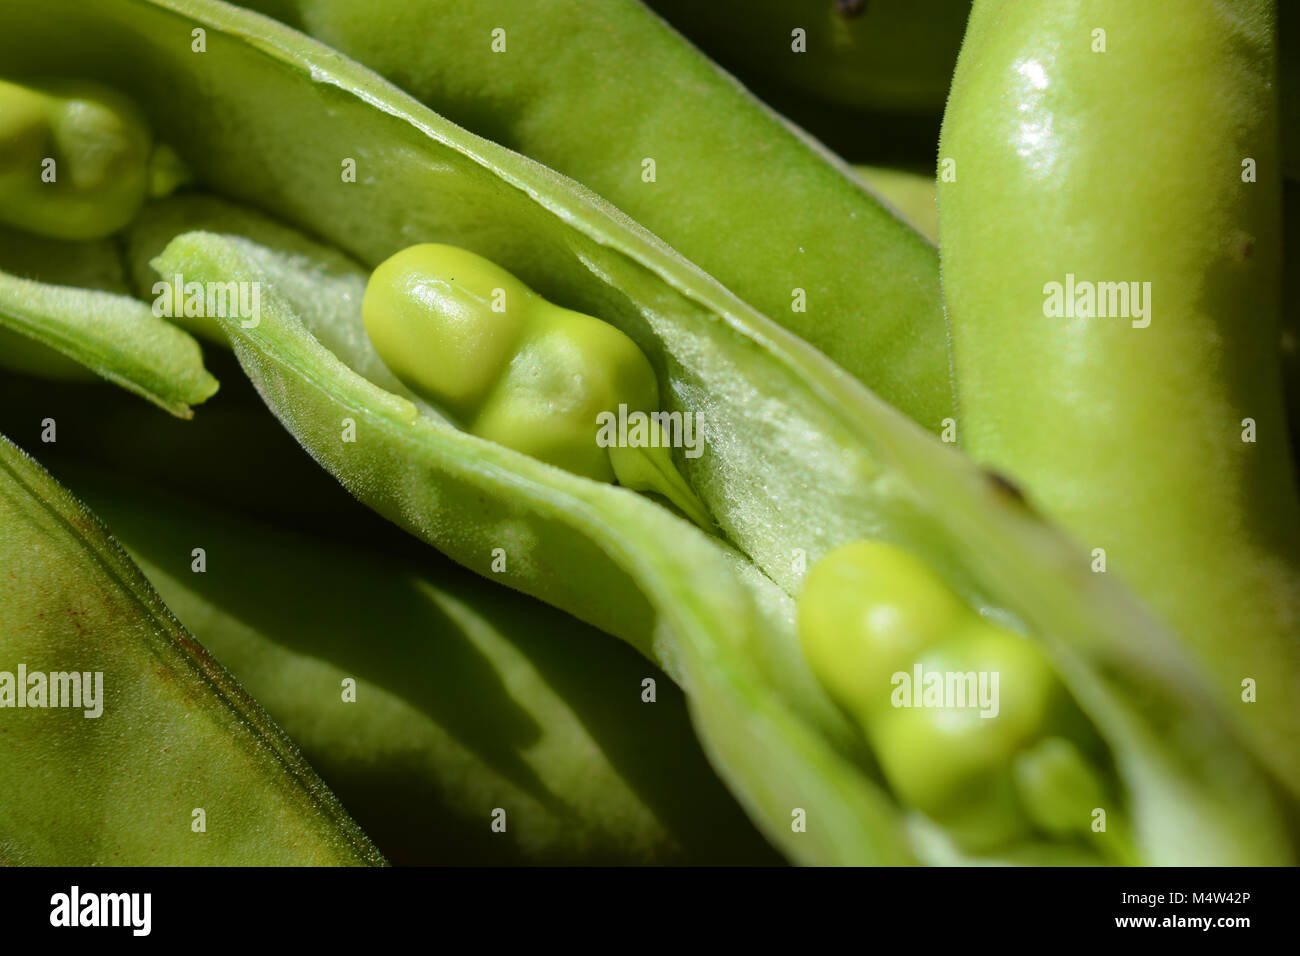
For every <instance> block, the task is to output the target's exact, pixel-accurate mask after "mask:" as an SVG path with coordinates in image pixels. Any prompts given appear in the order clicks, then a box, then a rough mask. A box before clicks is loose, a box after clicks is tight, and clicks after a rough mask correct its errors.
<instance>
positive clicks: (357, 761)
mask: <svg viewBox="0 0 1300 956" xmlns="http://www.w3.org/2000/svg"><path fill="white" fill-rule="evenodd" d="M96 417H97V416H95V415H88V414H86V413H83V414H82V415H81V416H79V418H80V419H82V420H85V421H86V422H87V423H89V422H90V421H93V420H94V419H95V418H96ZM231 454H237V446H231V445H230V444H229V443H227V444H226V445H225V446H224V447H223V446H220V445H217V446H213V447H211V448H209V449H208V450H207V452H205V453H204V454H202V455H201V456H200V457H201V458H202V459H206V460H209V461H212V460H214V459H217V458H219V457H224V456H226V455H231ZM60 465H61V467H60V469H59V474H60V476H61V477H62V478H63V479H64V480H65V481H66V482H68V483H69V484H70V485H72V486H74V487H76V489H77V491H78V494H80V495H82V496H83V497H84V498H85V499H86V500H87V501H88V503H89V504H90V505H91V506H92V507H93V508H94V509H95V511H96V513H97V514H99V515H101V516H102V517H103V518H104V519H105V521H107V522H108V524H109V526H110V527H111V528H112V531H113V535H114V537H115V538H116V539H117V540H118V541H120V542H121V543H122V545H123V547H125V548H126V549H128V551H129V552H130V554H131V556H132V557H133V558H134V560H135V561H136V563H137V564H138V565H139V566H140V567H141V569H143V571H144V572H145V574H146V575H147V576H148V577H149V580H150V582H151V583H152V584H153V586H154V587H155V588H157V589H158V593H159V594H160V595H161V596H162V597H163V599H164V600H165V601H166V602H167V606H168V607H169V608H171V610H172V611H173V612H174V613H175V614H176V615H177V616H178V617H179V618H180V620H181V621H182V622H184V623H185V624H186V625H187V627H189V628H190V630H191V631H192V633H194V634H195V636H196V637H197V638H198V639H199V640H200V641H202V643H203V646H204V647H205V648H207V650H208V651H209V652H211V653H212V654H213V655H214V656H215V657H216V658H217V659H218V660H219V661H221V663H222V664H223V665H224V666H225V667H227V668H229V669H230V670H231V672H232V673H233V674H234V675H235V677H236V678H237V679H238V680H239V681H240V683H241V684H242V685H243V686H244V687H245V688H247V690H248V691H249V692H250V693H251V694H253V695H254V696H255V697H256V699H257V700H258V702H259V703H260V704H261V705H262V706H263V707H265V708H266V709H267V711H268V713H269V714H270V715H271V718H272V719H273V720H274V721H275V722H276V724H277V725H278V726H280V727H281V728H283V729H284V730H285V732H286V733H288V734H289V735H290V737H291V738H292V739H293V741H294V743H295V744H296V745H297V746H298V747H300V748H301V749H302V751H303V754H304V755H305V756H306V758H307V759H308V760H309V761H310V762H311V765H312V766H313V767H314V768H315V769H316V771H317V772H318V773H320V774H321V776H322V777H323V779H324V780H325V782H326V784H327V785H328V786H329V787H330V789H331V790H332V791H333V792H334V793H335V794H336V795H337V796H338V798H339V800H340V801H342V803H343V805H344V806H345V807H346V808H347V810H348V812H349V813H350V814H351V815H352V816H353V818H354V819H355V820H356V821H357V823H358V824H360V825H361V826H362V827H363V828H364V829H365V831H366V833H367V835H369V837H370V838H371V839H372V840H373V841H375V843H376V845H377V846H379V847H380V849H381V850H382V851H383V852H384V854H385V856H387V857H388V859H389V860H391V861H392V862H393V863H394V864H395V865H425V866H427V865H435V866H447V865H466V866H482V865H486V864H520V863H535V864H548V865H559V864H585V865H593V864H605V865H628V864H647V863H672V864H685V863H692V864H740V863H748V864H753V863H771V862H777V861H778V859H779V858H778V857H777V856H776V854H775V853H773V852H772V851H771V849H770V848H769V847H768V846H767V845H766V844H765V843H764V842H763V840H762V839H761V838H760V837H759V836H758V834H757V833H756V832H755V831H754V829H753V827H752V826H751V825H750V824H749V822H748V821H747V820H746V819H745V817H744V815H743V814H742V813H741V812H740V810H739V808H738V807H737V806H736V805H735V803H734V802H733V801H732V800H731V799H730V797H729V796H728V795H727V793H726V791H725V790H724V789H723V787H722V786H721V784H719V783H718V780H717V777H716V776H715V774H714V773H713V771H712V770H711V769H710V767H709V765H708V763H707V762H706V761H705V759H704V756H703V754H702V753H701V752H700V749H699V745H698V744H697V743H696V742H695V740H694V738H693V737H692V735H691V730H690V723H689V721H688V719H687V716H686V710H685V702H684V701H683V699H682V695H681V692H680V691H679V690H677V688H675V687H674V686H673V684H672V683H671V682H670V681H669V680H668V679H667V678H666V677H665V676H664V675H663V674H662V673H660V672H658V671H657V670H656V669H655V668H653V667H651V666H650V665H649V664H647V663H646V662H645V660H644V659H642V658H641V657H640V656H638V655H637V654H635V653H634V652H632V650H631V649H630V648H627V647H624V646H621V645H620V644H619V643H618V642H616V641H610V640H608V639H607V638H606V637H605V636H604V635H602V634H599V633H597V632H595V631H593V630H591V629H590V628H587V627H584V626H583V625H581V624H579V623H578V622H577V621H574V620H573V619H572V618H569V617H567V616H565V615H562V614H559V613H558V612H556V611H553V610H551V609H550V608H547V607H545V606H544V605H540V604H538V603H536V602H534V601H530V600H528V599H526V598H524V597H522V596H521V595H517V594H512V593H510V592H508V591H504V590H503V589H501V588H497V587H494V586H493V585H492V584H491V583H490V582H487V581H484V580H482V579H479V578H477V577H475V576H474V575H471V574H469V573H468V572H467V571H464V570H463V569H461V568H458V567H457V566H455V565H454V564H451V563H450V562H448V561H445V560H443V559H441V558H440V557H439V556H438V555H436V554H435V553H432V552H426V553H425V554H424V555H422V556H421V555H419V553H418V552H416V554H413V555H412V554H408V553H407V552H411V551H412V550H413V549H411V548H403V547H402V546H401V544H402V543H401V541H400V539H399V540H398V541H396V542H394V541H392V540H391V539H393V538H399V536H398V535H396V534H395V533H389V534H385V533H384V532H385V530H386V529H384V528H383V527H382V526H381V527H379V528H374V527H371V528H370V529H369V533H368V535H367V539H368V541H369V544H368V545H357V544H344V543H343V542H340V541H336V540H334V538H333V537H331V538H324V537H320V536H319V535H317V534H312V533H301V532H291V531H287V530H285V529H282V528H280V527H278V526H276V525H274V524H272V523H270V522H268V521H266V520H262V521H251V520H249V519H248V518H246V517H243V516H241V515H238V514H236V513H234V512H233V511H231V510H230V509H228V508H222V509H214V508H211V507H209V506H205V505H203V504H200V503H199V502H197V501H196V500H194V499H193V498H191V497H189V496H185V497H181V496H177V495H174V494H167V493H164V492H160V491H159V490H158V489H157V488H155V487H153V486H151V485H149V484H147V483H142V482H139V481H131V482H126V481H122V480H120V479H116V478H114V477H112V476H110V475H108V474H106V473H104V472H102V471H99V470H97V469H93V468H88V467H86V466H85V465H84V464H83V463H73V462H68V461H63V462H60ZM290 475H292V476H293V479H294V480H296V477H297V476H296V475H295V474H293V473H282V474H280V475H277V476H275V477H274V478H272V477H264V479H263V484H264V485H265V486H266V488H267V493H270V492H271V490H272V489H273V488H274V486H276V485H278V484H287V483H289V481H290V480H291V479H290ZM340 496H342V493H341V492H340ZM196 546H202V547H203V548H204V549H205V551H206V554H207V558H208V563H207V567H206V569H205V571H204V573H202V574H195V573H194V572H193V570H192V568H191V566H190V565H191V557H190V554H191V549H192V548H194V547H196ZM363 596H364V598H365V599H364V600H362V599H361V598H362V597H363ZM647 680H653V682H654V687H653V698H652V700H649V701H647V700H646V699H645V695H646V694H647V685H646V683H645V682H646V681H647ZM497 813H500V814H501V815H500V816H499V817H498V819H501V820H503V821H504V827H503V828H494V827H493V825H492V824H493V820H494V814H497Z"/></svg>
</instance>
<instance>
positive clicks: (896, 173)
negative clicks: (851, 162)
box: [853, 165, 939, 242]
mask: <svg viewBox="0 0 1300 956" xmlns="http://www.w3.org/2000/svg"><path fill="white" fill-rule="evenodd" d="M853 171H854V172H855V173H857V174H858V178H859V179H861V180H862V181H863V182H864V183H866V184H867V185H868V186H870V187H871V189H872V190H874V191H875V192H876V194H877V195H879V196H880V197H881V198H882V199H884V200H885V201H886V202H887V203H889V204H890V205H891V206H893V207H894V208H895V209H897V210H898V211H899V213H900V214H901V215H902V216H903V218H904V219H906V220H907V221H908V222H910V223H911V224H912V226H913V227H914V228H915V229H916V231H917V232H919V233H920V234H921V235H923V236H925V238H927V239H929V240H930V241H931V242H938V241H939V206H938V201H937V198H936V195H935V192H936V185H935V180H934V176H932V175H930V174H929V173H921V172H917V171H915V170H913V169H904V168H899V167H896V166H865V165H856V166H854V167H853Z"/></svg>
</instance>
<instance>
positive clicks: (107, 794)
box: [0, 438, 384, 866]
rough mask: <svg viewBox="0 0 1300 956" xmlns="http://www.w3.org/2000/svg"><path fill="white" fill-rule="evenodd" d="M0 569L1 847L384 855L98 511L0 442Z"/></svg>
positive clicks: (109, 857) (101, 853)
mask: <svg viewBox="0 0 1300 956" xmlns="http://www.w3.org/2000/svg"><path fill="white" fill-rule="evenodd" d="M0 578H3V580H4V581H5V588H6V594H5V600H4V602H3V603H0V774H2V775H3V779H4V781H5V786H4V788H3V791H2V792H0V861H3V862H5V863H8V864H13V865H27V866H51V865H62V866H69V865H80V866H89V865H115V866H141V865H149V866H169V865H170V866H174V865H180V864H188V865H194V864H199V863H202V864H207V865H215V866H287V865H304V864H308V865H317V866H342V865H363V864H377V863H382V862H384V861H383V857H382V856H381V855H380V854H379V852H378V851H377V850H376V849H375V848H374V846H373V845H372V844H371V843H370V841H369V840H368V839H367V838H366V837H365V835H364V834H362V832H361V831H360V830H359V829H358V828H357V826H356V824H355V823H354V822H353V821H352V820H351V818H350V817H348V815H347V813H346V812H345V811H344V810H343V808H342V807H341V806H340V805H339V803H338V801H337V800H336V799H335V798H334V796H333V794H331V793H330V791H329V790H328V788H326V786H325V785H324V784H323V783H322V782H321V781H320V778H319V777H317V776H316V774H315V773H314V772H313V771H312V769H311V768H310V767H309V766H308V765H307V762H306V761H305V760H304V759H303V758H302V755H301V754H300V753H299V752H298V750H297V749H296V748H295V747H294V746H293V744H292V743H290V742H289V740H288V738H287V737H285V736H284V734H283V733H282V732H281V731H280V730H279V729H278V728H277V727H276V726H275V725H274V724H273V723H272V722H271V719H270V718H269V717H268V716H267V715H266V713H265V712H264V711H263V710H262V709H261V708H260V707H258V705H257V704H255V703H254V702H253V700H252V699H251V698H249V696H248V695H247V694H246V693H245V692H244V691H243V689H242V688H241V687H240V686H239V684H237V683H236V682H235V681H234V680H233V679H232V678H231V676H230V675H229V674H228V673H227V672H226V671H225V670H224V669H223V668H222V667H221V666H220V665H219V664H217V663H216V662H215V661H214V660H213V659H212V658H211V657H210V656H209V655H208V654H207V652H206V651H204V650H203V648H201V647H200V646H199V645H198V644H197V643H196V642H195V640H194V638H193V637H192V636H191V635H190V634H189V633H187V632H186V631H184V630H183V629H182V628H181V627H180V626H178V624H177V623H176V619H175V618H174V617H172V615H171V613H170V612H169V611H168V609H167V607H166V606H165V605H164V604H163V603H162V601H161V600H160V599H159V598H158V595H157V594H156V593H155V592H154V590H153V589H152V588H151V587H150V586H149V583H148V582H147V581H146V580H145V578H144V576H143V575H142V574H141V573H140V571H139V569H138V568H137V567H136V566H135V565H133V564H132V563H131V561H130V560H129V559H128V558H127V557H126V555H125V554H124V553H123V552H122V550H121V549H120V548H119V547H118V546H117V545H116V544H115V543H114V542H113V541H112V539H110V538H109V537H108V535H107V534H106V533H105V530H104V527H103V525H101V524H100V523H99V521H98V520H97V519H96V518H95V517H94V516H93V515H91V514H90V513H89V512H88V511H86V509H85V507H84V506H83V505H82V504H81V503H80V502H78V501H77V500H76V499H75V498H73V497H72V495H71V494H69V493H68V492H67V491H66V490H65V489H63V488H62V487H60V486H59V485H58V484H57V483H56V482H55V481H54V480H53V479H51V478H50V476H49V474H48V473H47V472H45V471H44V470H43V469H42V468H41V467H40V466H39V465H37V464H35V463H34V462H33V461H32V460H31V459H30V458H28V457H27V456H26V455H24V454H23V453H22V452H21V451H20V450H19V449H18V448H17V447H16V446H15V445H13V444H11V443H10V442H9V441H8V439H4V438H0ZM38 755H39V756H38Z"/></svg>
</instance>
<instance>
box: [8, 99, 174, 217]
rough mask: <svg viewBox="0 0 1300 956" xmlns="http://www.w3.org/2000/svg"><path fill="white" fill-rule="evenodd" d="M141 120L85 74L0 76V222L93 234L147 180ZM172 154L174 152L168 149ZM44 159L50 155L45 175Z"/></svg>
mask: <svg viewBox="0 0 1300 956" xmlns="http://www.w3.org/2000/svg"><path fill="white" fill-rule="evenodd" d="M152 153H153V138H152V136H151V134H150V132H149V124H148V122H147V121H146V120H145V118H144V116H143V115H142V114H141V112H140V110H139V109H138V108H137V107H136V105H135V104H134V103H132V102H131V100H130V99H128V98H127V97H125V96H123V95H122V94H121V93H118V92H116V91H115V90H112V89H109V88H108V87H106V86H103V85H102V84H99V83H93V82H89V81H86V80H66V79H58V80H47V81H43V82H41V83H40V84H36V85H20V84H18V83H12V82H9V81H6V80H0V194H2V195H3V196H4V202H3V203H0V222H4V223H7V224H9V225H11V226H16V227H18V228H20V229H24V230H27V231H29V232H33V233H36V234H37V235H40V236H46V237H49V238H53V239H101V238H103V237H104V236H108V235H111V234H112V233H114V232H117V231H118V230H119V229H121V228H122V227H123V226H125V225H126V224H127V223H129V222H130V221H131V220H132V219H134V218H135V216H136V213H138V212H139V210H140V206H141V205H142V204H143V203H144V200H145V197H146V196H147V195H149V194H150V191H151V187H154V188H159V189H162V190H167V189H169V188H170V187H173V186H174V185H175V184H174V183H171V182H168V181H167V178H166V177H165V175H164V176H163V177H162V178H160V179H159V180H158V182H157V183H156V184H155V183H154V182H153V181H152V179H151V177H152V175H153V174H152V172H151V169H150V156H151V154H152ZM168 155H169V156H174V154H168ZM46 160H53V161H54V164H55V165H54V167H53V169H52V175H53V177H54V178H53V181H52V182H46V181H45V180H44V179H43V176H44V175H47V174H48V173H47V170H46V167H45V166H44V164H45V162H46Z"/></svg>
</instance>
